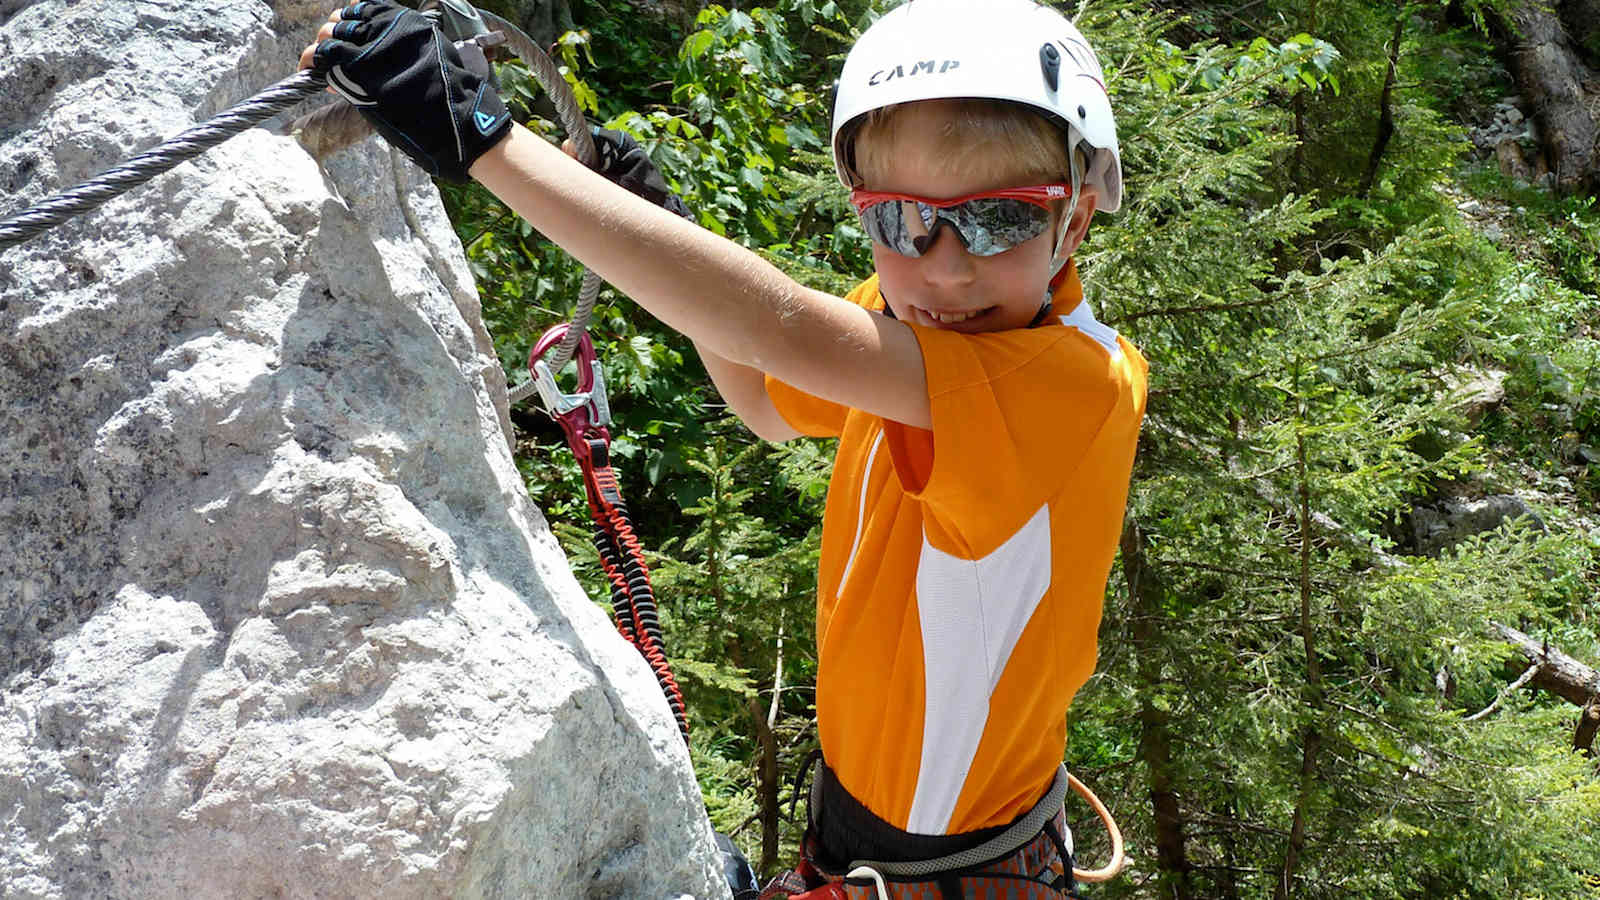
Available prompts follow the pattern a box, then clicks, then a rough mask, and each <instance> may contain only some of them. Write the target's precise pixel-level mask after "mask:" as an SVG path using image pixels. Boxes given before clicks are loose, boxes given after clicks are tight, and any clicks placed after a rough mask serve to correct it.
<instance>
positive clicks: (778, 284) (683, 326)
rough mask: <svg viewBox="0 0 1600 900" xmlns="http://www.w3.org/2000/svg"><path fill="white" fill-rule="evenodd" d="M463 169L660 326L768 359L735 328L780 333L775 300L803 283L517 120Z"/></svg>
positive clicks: (787, 298) (785, 298)
mask: <svg viewBox="0 0 1600 900" xmlns="http://www.w3.org/2000/svg"><path fill="white" fill-rule="evenodd" d="M471 174H472V176H473V177H474V178H476V179H477V180H478V181H479V182H481V183H483V184H484V186H486V187H488V188H489V189H490V190H491V191H493V192H494V193H495V194H496V195H497V196H499V197H500V199H501V200H503V201H505V202H506V203H507V204H508V205H509V206H511V208H512V209H514V210H516V212H517V213H518V214H519V215H521V216H522V217H523V218H525V219H527V220H528V221H529V222H530V223H532V224H533V226H534V227H535V228H537V229H538V230H539V231H540V232H541V233H543V234H544V235H545V236H547V237H549V238H550V239H551V240H554V241H555V242H556V243H558V244H560V245H561V246H562V247H563V248H565V249H566V250H567V251H568V252H570V253H572V255H574V256H576V257H577V258H578V259H579V260H581V261H582V262H583V263H584V264H585V265H587V266H589V267H590V268H592V269H594V270H595V271H597V272H598V273H600V274H601V275H602V276H603V277H604V278H605V279H606V280H607V281H608V282H610V283H611V284H613V285H614V286H616V287H617V288H618V289H620V290H621V291H622V292H623V293H625V294H627V295H629V296H630V297H633V298H635V299H636V300H638V301H640V302H641V304H642V305H644V306H645V308H647V309H649V310H650V312H651V313H652V314H654V315H655V316H656V317H657V318H659V319H661V320H662V321H663V322H665V323H666V324H667V325H669V326H671V327H672V328H674V329H676V330H678V331H680V332H682V333H684V334H686V335H688V336H689V337H690V338H692V339H693V340H695V341H696V342H697V343H698V344H700V345H701V346H702V347H704V348H705V349H707V350H709V351H711V352H712V353H714V354H716V355H718V356H721V357H723V358H724V359H728V360H730V361H733V362H737V363H740V364H742V365H746V366H753V367H757V368H760V367H762V365H763V364H764V363H766V364H770V362H771V360H770V359H764V358H762V357H763V356H764V355H765V354H763V353H762V352H761V351H760V349H759V348H757V347H754V346H752V342H751V341H749V340H746V339H743V336H744V335H748V334H752V333H755V332H757V331H758V330H760V331H763V332H765V333H771V334H775V336H778V335H781V333H782V329H783V326H784V319H785V318H786V316H785V315H784V314H783V310H784V308H785V307H787V306H789V305H791V304H793V303H795V302H797V301H798V300H799V298H798V297H797V296H791V294H792V289H795V288H798V289H799V290H802V291H803V290H804V289H803V288H799V286H798V285H795V284H794V282H792V281H791V280H790V279H788V278H786V277H785V276H784V275H783V274H782V273H781V272H780V271H778V270H777V269H776V268H775V267H773V266H771V265H770V264H767V263H766V262H765V261H764V260H762V259H761V258H760V257H757V256H755V255H754V254H750V253H748V252H745V251H743V248H740V247H738V246H737V245H734V244H732V243H731V242H727V241H722V240H719V239H718V238H717V237H716V236H715V235H712V234H710V233H709V232H706V231H704V230H702V229H700V228H698V227H696V226H694V225H692V224H690V223H688V222H685V221H683V220H682V219H680V218H678V217H676V216H673V215H672V214H671V213H668V212H666V211H665V210H663V209H661V208H660V207H657V206H655V205H654V204H652V203H650V202H648V201H646V200H643V199H640V198H638V197H636V196H634V195H633V194H631V193H628V192H627V191H625V190H622V189H620V188H617V187H616V186H615V185H612V184H611V183H610V182H608V181H606V180H605V179H604V178H602V177H601V176H599V175H597V174H594V173H592V172H590V171H589V170H588V169H586V168H584V167H583V166H581V165H580V164H578V163H576V162H574V161H573V160H571V159H569V158H568V157H567V156H566V155H565V154H563V153H562V152H561V151H559V150H558V149H556V148H555V147H554V146H552V145H550V144H549V143H547V142H546V141H544V140H542V139H541V138H539V137H537V136H536V135H534V134H532V133H531V132H528V131H527V130H525V129H523V128H520V127H518V128H515V129H514V130H513V131H512V134H511V136H510V137H509V138H507V139H506V140H505V141H502V142H501V143H500V144H499V145H497V146H496V147H495V148H494V149H493V150H491V151H490V152H489V153H487V154H485V155H484V156H483V157H481V158H480V159H479V160H478V161H477V162H476V163H475V164H474V165H473V167H472V170H471ZM655 260H661V261H662V263H664V264H653V263H654V261H655ZM756 297H761V298H766V299H767V301H768V302H765V303H757V302H751V301H752V299H753V298H756Z"/></svg>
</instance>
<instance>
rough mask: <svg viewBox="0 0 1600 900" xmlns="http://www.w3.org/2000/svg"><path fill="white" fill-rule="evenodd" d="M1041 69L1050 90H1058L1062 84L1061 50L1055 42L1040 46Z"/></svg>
mask: <svg viewBox="0 0 1600 900" xmlns="http://www.w3.org/2000/svg"><path fill="white" fill-rule="evenodd" d="M1039 70H1040V71H1041V72H1043V73H1044V83H1045V84H1047V85H1049V86H1050V90H1052V91H1054V90H1058V89H1059V88H1060V85H1061V51H1060V50H1057V49H1056V45H1055V44H1045V45H1044V46H1042V47H1040V48H1039Z"/></svg>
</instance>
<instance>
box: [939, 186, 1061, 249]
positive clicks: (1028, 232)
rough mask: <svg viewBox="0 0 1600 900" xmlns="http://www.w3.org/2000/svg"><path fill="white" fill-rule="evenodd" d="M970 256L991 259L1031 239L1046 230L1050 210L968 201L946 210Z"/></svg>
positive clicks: (994, 200)
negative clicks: (952, 217)
mask: <svg viewBox="0 0 1600 900" xmlns="http://www.w3.org/2000/svg"><path fill="white" fill-rule="evenodd" d="M946 212H947V213H954V214H955V217H954V221H955V225H956V228H957V229H958V230H959V231H960V232H961V236H962V238H963V239H964V240H965V241H966V244H967V252H969V253H971V254H973V255H974V256H994V255H996V254H999V253H1004V252H1006V251H1007V250H1010V249H1012V248H1013V247H1016V246H1017V245H1019V244H1024V243H1027V242H1028V241H1031V240H1033V239H1034V238H1036V237H1038V236H1039V235H1041V234H1044V233H1045V231H1046V230H1047V229H1048V228H1049V227H1050V211H1049V210H1047V209H1045V208H1043V207H1041V206H1035V205H1033V204H1032V203H1028V202H1025V201H1022V200H1012V199H1007V198H999V197H995V198H987V199H982V200H972V201H969V202H967V203H963V204H962V205H961V206H959V207H955V208H952V209H950V210H947V211H946Z"/></svg>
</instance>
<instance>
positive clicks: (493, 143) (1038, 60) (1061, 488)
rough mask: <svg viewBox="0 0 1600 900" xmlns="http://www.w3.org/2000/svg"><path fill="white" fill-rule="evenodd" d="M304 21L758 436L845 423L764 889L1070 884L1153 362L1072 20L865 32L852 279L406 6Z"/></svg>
mask: <svg viewBox="0 0 1600 900" xmlns="http://www.w3.org/2000/svg"><path fill="white" fill-rule="evenodd" d="M318 39H319V40H318V43H316V44H313V45H311V46H309V47H307V48H306V51H305V53H304V54H303V55H302V65H303V66H305V67H316V68H318V69H319V70H322V71H324V72H326V73H328V75H329V79H330V83H331V84H332V85H333V86H334V87H336V88H337V89H339V90H340V92H341V93H343V94H345V95H346V96H347V97H349V98H350V99H351V100H352V101H353V102H356V103H358V104H361V105H363V106H364V108H365V109H366V110H367V111H368V113H369V118H371V119H372V120H373V121H374V123H375V124H376V125H378V127H379V130H380V131H381V132H382V133H383V134H384V135H385V136H386V137H387V138H388V139H389V140H390V141H391V142H393V143H394V144H395V145H396V146H397V147H399V148H400V149H401V150H403V151H405V152H406V153H407V154H408V155H410V156H411V157H412V158H413V159H415V160H417V161H418V162H419V163H420V164H422V165H423V166H424V167H426V168H427V169H428V170H429V171H431V172H433V173H435V174H438V175H441V176H443V177H453V178H458V179H460V178H465V177H467V176H470V177H471V178H474V179H476V180H478V181H479V182H481V183H482V184H484V185H485V186H486V187H488V188H489V189H490V190H491V191H493V192H494V193H495V194H496V195H497V196H499V197H500V198H501V199H502V200H503V201H505V202H506V203H507V204H509V205H510V206H511V207H512V208H513V209H514V210H516V211H517V212H518V213H519V214H521V215H522V216H523V217H524V218H526V219H527V220H528V221H529V222H530V223H531V224H532V225H533V226H534V227H535V228H537V229H538V230H539V231H540V232H542V233H543V234H545V235H546V236H548V237H549V238H551V239H552V240H554V241H556V242H557V243H559V244H560V245H561V246H562V247H564V248H566V250H568V251H569V252H570V253H572V254H573V255H574V256H575V257H577V258H578V259H579V260H580V261H582V262H583V263H584V264H585V265H586V266H589V267H590V268H592V269H594V270H595V271H596V272H598V273H599V274H601V275H602V276H604V277H605V279H606V280H607V281H609V282H611V283H612V284H613V285H615V286H616V287H617V288H618V289H620V290H621V291H623V292H624V293H626V294H627V295H629V296H630V297H632V298H634V299H635V300H636V301H637V302H638V303H639V304H640V305H642V306H644V307H645V308H646V309H648V310H649V311H650V312H651V313H653V314H654V315H655V316H657V317H658V318H659V319H661V321H663V322H665V323H666V324H667V325H669V326H671V327H673V328H675V329H677V330H678V331H680V332H682V333H683V334H685V335H687V336H688V337H689V338H691V339H692V340H693V341H694V343H695V345H696V347H697V348H699V351H700V353H701V356H702V358H703V360H704V361H705V365H706V368H707V370H708V371H709V372H710V373H711V376H712V378H713V380H714V381H715V382H716V384H717V387H718V389H719V390H720V391H721V392H722V394H723V396H724V398H725V399H726V400H727V401H728V403H729V404H730V405H731V406H732V407H733V409H734V410H735V411H736V412H737V413H738V414H739V416H740V418H742V419H743V420H744V422H745V423H746V424H747V425H748V426H749V427H750V428H751V430H752V431H754V432H755V433H756V434H758V435H760V436H762V437H764V438H767V439H770V440H785V439H788V438H792V437H795V436H797V435H801V434H805V435H815V436H827V437H837V438H839V446H838V452H837V460H836V463H835V469H834V473H833V478H832V482H831V484H830V487H829V493H828V501H827V508H826V512H825V514H824V521H823V538H822V559H821V564H820V571H819V578H818V585H819V588H818V593H819V596H818V601H817V650H818V656H819V659H818V675H817V694H816V698H817V699H816V704H817V720H818V731H819V735H820V740H821V745H822V755H823V763H824V764H823V766H822V768H821V771H820V773H819V774H818V776H817V782H816V785H815V786H814V788H813V792H812V798H813V803H812V810H811V815H812V822H811V827H810V829H809V831H808V834H807V838H806V841H805V848H804V849H805V859H804V860H803V861H802V864H801V866H800V867H799V868H798V869H796V870H795V871H794V872H790V873H787V874H786V875H785V876H784V877H783V878H780V879H778V880H776V881H775V882H774V883H773V885H772V886H770V887H769V888H768V895H769V896H781V895H783V894H785V893H799V892H803V891H807V890H813V889H817V888H819V887H822V886H823V885H824V884H825V883H829V884H834V885H836V886H835V887H832V888H829V890H830V891H833V892H834V893H832V894H829V896H850V897H873V896H881V895H887V896H894V897H917V896H941V895H942V896H944V897H949V898H953V897H960V896H974V895H980V894H981V895H982V896H995V897H1019V898H1032V897H1060V896H1063V895H1065V894H1067V893H1069V892H1070V891H1071V890H1072V886H1071V878H1070V872H1071V846H1070V841H1071V838H1070V835H1069V834H1067V833H1066V825H1065V816H1064V813H1063V810H1062V797H1063V794H1064V790H1065V773H1064V770H1063V769H1062V767H1061V760H1062V757H1063V754H1064V750H1065V746H1066V714H1067V708H1068V706H1069V705H1070V703H1071V701H1072V698H1073V695H1074V694H1075V693H1076V692H1077V690H1078V689H1079V688H1080V687H1081V686H1082V685H1083V684H1084V682H1085V681H1086V680H1087V679H1088V677H1089V675H1090V674H1091V673H1092V671H1093V669H1094V664H1095V654H1096V632H1097V628H1098V625H1099V621H1100V614H1101V604H1102V598H1103V594H1104V590H1105V583H1106V577H1107V575H1108V573H1109V570H1110V566H1111V561H1112V555H1113V552H1114V549H1115V547H1116V545H1117V538H1118V533H1119V531H1120V528H1121V522H1122V515H1123V506H1124V503H1125V501H1126V497H1127V490H1128V479H1129V473H1130V469H1131V466H1132V462H1133V454H1134V446H1135V443H1136V441H1137V437H1138V430H1139V423H1140V420H1141V418H1142V416H1143V411H1144V397H1145V362H1144V359H1143V358H1142V357H1141V356H1140V355H1139V352H1138V351H1137V350H1136V349H1135V348H1134V347H1133V346H1132V345H1131V344H1129V343H1128V342H1127V341H1126V340H1124V339H1123V338H1121V337H1119V336H1118V335H1117V333H1116V332H1115V331H1114V330H1112V329H1111V328H1108V327H1106V326H1105V325H1102V324H1100V323H1099V322H1097V321H1096V320H1095V318H1094V316H1093V313H1092V312H1091V310H1090V309H1089V306H1088V304H1087V303H1086V302H1084V300H1083V299H1082V290H1081V287H1080V285H1079V282H1078V277H1077V272H1076V268H1075V266H1074V264H1073V262H1072V255H1073V252H1074V251H1075V250H1076V249H1077V247H1078V245H1079V244H1080V243H1081V242H1082V241H1083V239H1084V236H1085V235H1086V233H1087V231H1088V228H1089V222H1090V219H1091V218H1092V217H1093V215H1094V213H1095V212H1096V211H1097V210H1103V211H1114V210H1115V209H1116V208H1117V207H1118V206H1119V204H1120V202H1121V193H1122V185H1121V168H1120V163H1119V160H1118V150H1117V139H1116V126H1115V123H1114V121H1113V119H1112V113H1111V106H1110V102H1109V99H1108V98H1107V95H1106V91H1105V87H1104V83H1103V77H1102V75H1101V70H1100V67H1099V63H1098V62H1097V60H1096V58H1095V55H1094V52H1093V51H1092V50H1091V49H1090V47H1089V45H1088V43H1087V42H1086V41H1085V40H1084V38H1083V36H1082V35H1081V34H1080V33H1079V32H1078V30H1077V29H1076V28H1075V27H1074V26H1073V25H1072V24H1071V23H1069V22H1068V21H1067V20H1066V19H1065V18H1064V17H1063V16H1061V15H1060V14H1059V13H1057V12H1055V11H1054V10H1051V9H1049V8H1046V7H1041V6H1038V5H1035V4H1034V3H1032V2H1029V0H912V2H908V3H906V4H904V5H902V6H900V7H898V8H896V9H894V10H892V11H891V12H889V13H888V14H886V15H885V16H884V17H883V18H882V19H880V20H879V21H878V22H877V23H876V24H874V25H873V26H872V28H871V29H870V30H868V31H867V32H866V33H865V34H864V35H862V37H861V39H860V40H859V42H858V43H857V44H856V46H855V47H854V48H853V49H852V51H851V53H850V55H849V58H848V59H847V60H846V62H845V66H844V70H843V73H842V74H841V76H840V80H839V87H838V96H837V99H836V104H835V110H834V119H833V150H834V158H835V162H836V165H837V168H838V172H839V176H840V178H841V179H842V180H843V181H844V183H845V185H846V186H847V187H849V188H850V189H852V201H853V202H854V204H855V206H856V208H857V210H858V211H859V215H860V219H861V223H862V225H863V227H864V229H865V231H866V233H867V234H868V235H869V236H870V237H871V238H872V241H873V245H872V249H873V260H874V263H875V266H876V269H877V271H876V274H874V275H873V276H872V277H871V278H869V279H868V280H867V281H865V282H864V283H862V284H861V285H860V286H859V287H857V288H856V289H855V290H854V291H852V292H851V293H850V295H849V296H848V297H845V298H839V297H834V296H830V295H828V294H824V293H821V292H819V291H814V290H811V289H808V288H805V287H803V286H801V285H799V284H797V283H796V282H794V281H793V280H791V279H790V278H788V277H787V276H785V275H784V274H783V273H782V272H780V271H779V270H777V269H776V268H774V267H773V266H771V265H769V264H767V263H766V262H764V261H763V260H761V259H760V258H759V257H757V256H756V255H754V254H753V253H750V252H749V251H747V250H745V249H744V248H742V247H740V246H738V245H737V244H734V243H733V242H731V241H727V240H724V239H722V238H720V237H717V236H716V235H713V234H712V233H710V232H708V231H705V230H702V229H700V228H697V227H696V226H694V225H693V224H691V223H689V222H687V221H685V220H684V219H682V218H680V217H678V216H675V215H673V214H671V213H669V212H667V211H666V210H664V209H662V208H661V207H659V206H657V205H655V204H652V203H650V202H648V201H646V200H644V199H641V198H640V197H638V196H635V195H634V194H632V193H629V192H628V191H626V190H624V189H622V188H620V187H617V186H616V185H614V184H612V183H611V182H610V181H608V180H606V178H604V177H602V176H601V175H598V174H596V173H594V172H591V171H590V170H588V169H587V168H585V167H584V166H582V165H580V164H578V163H577V162H575V161H574V160H572V159H571V158H569V157H568V156H567V155H566V154H564V153H562V151H561V150H559V149H558V148H556V147H554V146H552V145H551V144H549V143H547V142H546V141H544V140H542V139H540V138H538V137H537V136H535V135H533V134H532V133H530V132H528V131H526V130H524V129H522V128H521V127H520V126H516V125H515V124H513V123H512V122H511V121H510V117H509V116H508V115H507V114H506V112H505V107H504V106H503V105H502V104H501V102H500V100H499V98H498V97H496V96H495V94H494V92H493V90H492V89H491V88H490V87H489V86H488V85H487V83H485V82H484V81H483V79H481V78H480V77H478V76H477V75H475V74H473V73H472V72H471V71H469V70H468V69H466V68H465V67H463V66H462V64H461V63H460V61H459V59H457V58H456V57H455V54H454V51H453V50H452V48H451V47H450V45H449V43H448V41H444V40H442V39H440V38H439V37H438V35H437V33H436V32H435V31H434V30H433V29H432V27H431V25H430V24H429V22H428V20H427V19H425V18H423V17H421V16H420V15H418V14H416V13H415V12H412V11H408V10H405V9H403V8H400V7H396V6H393V5H391V4H389V3H387V2H362V3H356V4H355V5H353V6H349V7H346V8H344V9H342V10H337V11H335V12H334V14H333V15H332V17H331V18H330V20H329V22H328V23H327V24H326V25H325V26H324V27H323V29H322V31H321V32H319V34H318ZM852 873H853V874H852ZM847 876H849V877H847ZM816 896H824V894H822V893H818V894H817V895H816Z"/></svg>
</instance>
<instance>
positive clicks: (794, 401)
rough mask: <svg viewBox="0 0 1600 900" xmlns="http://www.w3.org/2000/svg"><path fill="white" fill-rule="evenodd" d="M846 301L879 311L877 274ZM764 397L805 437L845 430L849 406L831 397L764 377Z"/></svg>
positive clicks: (880, 300)
mask: <svg viewBox="0 0 1600 900" xmlns="http://www.w3.org/2000/svg"><path fill="white" fill-rule="evenodd" d="M844 299H846V300H848V301H850V302H851V303H854V304H856V305H857V306H860V307H863V308H866V309H871V310H881V309H882V308H883V300H882V298H881V297H879V295H878V276H877V275H876V274H874V275H873V276H872V277H871V278H868V279H867V280H866V281H863V282H861V283H860V284H858V285H856V286H855V288H854V289H853V290H851V291H850V293H849V294H847V295H846V296H845V298H844ZM766 388H767V397H768V398H770V399H771V400H772V405H773V406H774V407H775V408H777V410H778V414H779V415H781V416H783V420H784V421H785V422H788V423H789V427H790V428H793V429H794V430H795V431H798V432H800V433H801V434H803V435H806V436H808V437H838V436H839V435H840V434H842V433H843V432H844V421H845V416H846V415H848V414H849V412H850V408H849V407H847V406H844V405H842V404H839V403H834V402H833V401H831V400H824V399H822V398H821V397H818V396H816V395H814V394H808V393H806V392H805V391H802V390H800V389H799V388H797V387H794V386H793V385H790V384H788V383H786V382H783V381H779V380H778V379H776V378H773V377H772V376H771V375H768V376H767V377H766Z"/></svg>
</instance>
